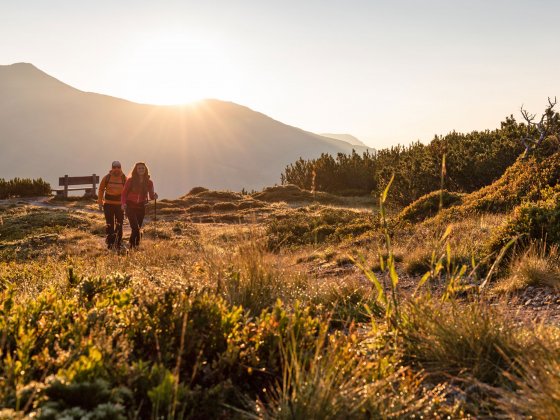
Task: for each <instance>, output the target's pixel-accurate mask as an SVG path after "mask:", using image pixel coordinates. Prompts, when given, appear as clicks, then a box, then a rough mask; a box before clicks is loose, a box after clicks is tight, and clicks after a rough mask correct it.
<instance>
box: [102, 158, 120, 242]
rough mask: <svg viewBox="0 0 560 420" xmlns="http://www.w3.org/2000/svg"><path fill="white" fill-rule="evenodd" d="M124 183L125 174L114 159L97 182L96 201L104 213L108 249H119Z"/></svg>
mask: <svg viewBox="0 0 560 420" xmlns="http://www.w3.org/2000/svg"><path fill="white" fill-rule="evenodd" d="M125 183H126V175H125V174H124V173H123V172H122V170H121V163H120V162H119V161H118V160H116V161H114V162H113V163H112V165H111V171H110V172H109V173H108V174H107V175H105V176H104V177H103V179H102V180H101V183H100V184H99V196H98V198H97V203H98V205H99V210H101V211H103V213H104V214H105V222H106V223H107V224H106V226H105V233H106V234H107V236H106V238H105V243H106V244H107V248H108V249H117V250H118V249H120V247H121V242H122V236H123V221H124V213H123V210H122V208H121V194H122V192H123V189H124V184H125Z"/></svg>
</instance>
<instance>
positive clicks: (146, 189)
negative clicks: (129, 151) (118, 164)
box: [121, 162, 158, 248]
mask: <svg viewBox="0 0 560 420" xmlns="http://www.w3.org/2000/svg"><path fill="white" fill-rule="evenodd" d="M148 196H149V198H150V200H157V198H158V195H157V194H156V193H155V192H154V183H153V182H152V180H151V179H150V172H149V171H148V167H147V166H146V164H145V163H144V162H137V163H136V164H135V165H134V169H132V172H131V174H130V177H129V178H128V179H127V180H126V183H125V184H124V188H123V191H122V194H121V206H122V210H123V211H124V212H125V214H126V217H127V218H128V222H129V223H130V229H131V230H132V232H131V233H130V248H136V247H138V245H140V229H141V228H142V223H143V222H144V215H145V212H146V209H145V207H146V203H147V202H148Z"/></svg>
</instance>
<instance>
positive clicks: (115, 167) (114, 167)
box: [113, 166, 121, 169]
mask: <svg viewBox="0 0 560 420" xmlns="http://www.w3.org/2000/svg"><path fill="white" fill-rule="evenodd" d="M113 169H121V167H120V166H113Z"/></svg>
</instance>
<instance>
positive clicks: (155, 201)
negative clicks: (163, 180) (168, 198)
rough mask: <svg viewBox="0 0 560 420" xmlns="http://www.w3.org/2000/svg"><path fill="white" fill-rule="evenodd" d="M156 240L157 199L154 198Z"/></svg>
mask: <svg viewBox="0 0 560 420" xmlns="http://www.w3.org/2000/svg"><path fill="white" fill-rule="evenodd" d="M156 238H157V198H154V239H156Z"/></svg>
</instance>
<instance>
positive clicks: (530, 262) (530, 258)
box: [493, 243, 560, 294]
mask: <svg viewBox="0 0 560 420" xmlns="http://www.w3.org/2000/svg"><path fill="white" fill-rule="evenodd" d="M529 286H541V287H549V288H553V289H557V290H558V289H560V254H559V252H558V247H557V246H552V247H550V248H548V249H547V248H546V246H543V245H539V244H536V243H535V244H533V245H531V246H530V247H529V248H528V249H527V250H526V251H525V252H523V253H522V254H521V255H519V256H518V257H517V258H515V259H514V260H513V261H512V263H511V268H510V274H509V276H507V277H506V278H504V279H501V280H500V281H499V282H498V283H497V284H496V285H495V286H494V287H493V292H494V293H497V294H502V293H516V292H520V291H523V290H525V289H526V288H527V287H529Z"/></svg>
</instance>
